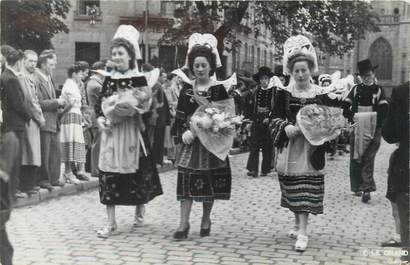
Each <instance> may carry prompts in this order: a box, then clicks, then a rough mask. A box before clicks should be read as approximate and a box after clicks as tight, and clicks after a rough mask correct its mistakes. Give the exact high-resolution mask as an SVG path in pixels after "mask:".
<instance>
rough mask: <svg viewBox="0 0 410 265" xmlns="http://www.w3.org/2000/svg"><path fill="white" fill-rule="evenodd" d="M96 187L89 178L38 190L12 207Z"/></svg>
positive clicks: (95, 180)
mask: <svg viewBox="0 0 410 265" xmlns="http://www.w3.org/2000/svg"><path fill="white" fill-rule="evenodd" d="M174 168H175V167H174V166H171V165H164V166H163V167H160V168H158V173H163V172H166V171H169V170H173V169H174ZM97 187H98V178H93V177H91V178H90V180H89V181H81V183H80V184H77V185H75V184H65V185H64V187H54V190H52V191H49V190H46V189H40V192H39V193H37V194H34V195H31V196H28V197H27V198H20V199H17V201H16V204H15V205H14V207H16V208H18V207H23V206H28V205H34V204H37V203H39V202H42V201H45V200H49V199H52V198H57V197H60V196H65V195H73V194H77V193H79V192H82V191H86V190H91V189H94V188H97Z"/></svg>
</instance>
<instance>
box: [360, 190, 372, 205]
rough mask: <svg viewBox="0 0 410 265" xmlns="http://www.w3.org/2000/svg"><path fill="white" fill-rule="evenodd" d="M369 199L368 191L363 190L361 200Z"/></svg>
mask: <svg viewBox="0 0 410 265" xmlns="http://www.w3.org/2000/svg"><path fill="white" fill-rule="evenodd" d="M370 199H371V198H370V192H363V195H362V202H364V203H367V202H368V201H369V200H370Z"/></svg>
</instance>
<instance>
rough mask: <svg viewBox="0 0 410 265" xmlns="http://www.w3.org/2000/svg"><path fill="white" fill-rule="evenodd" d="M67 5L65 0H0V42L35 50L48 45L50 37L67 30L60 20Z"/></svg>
mask: <svg viewBox="0 0 410 265" xmlns="http://www.w3.org/2000/svg"><path fill="white" fill-rule="evenodd" d="M69 8H70V2H69V1H68V0H20V1H15V0H6V1H1V34H2V36H1V43H2V44H4V43H6V44H9V45H11V46H13V47H16V48H20V49H33V50H35V51H41V50H43V49H47V48H52V44H51V38H53V37H54V35H55V34H57V33H59V32H65V33H68V31H69V30H68V28H67V26H66V25H65V24H64V22H63V21H62V20H63V19H65V18H66V14H67V13H68V11H69Z"/></svg>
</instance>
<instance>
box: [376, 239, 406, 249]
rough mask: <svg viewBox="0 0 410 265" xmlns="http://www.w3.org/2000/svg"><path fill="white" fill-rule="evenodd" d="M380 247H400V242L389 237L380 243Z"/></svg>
mask: <svg viewBox="0 0 410 265" xmlns="http://www.w3.org/2000/svg"><path fill="white" fill-rule="evenodd" d="M381 246H382V247H401V242H398V241H396V240H395V239H393V238H392V239H390V240H388V241H386V242H383V243H382V244H381Z"/></svg>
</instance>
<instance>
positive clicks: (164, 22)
mask: <svg viewBox="0 0 410 265" xmlns="http://www.w3.org/2000/svg"><path fill="white" fill-rule="evenodd" d="M70 2H71V10H70V12H69V13H68V15H67V19H66V20H65V23H66V24H67V26H68V28H69V29H70V32H69V33H68V34H65V33H59V34H57V35H56V36H55V37H54V38H53V40H52V42H53V45H54V47H55V50H56V53H57V57H58V64H57V69H56V74H55V75H56V77H55V79H56V82H57V83H58V84H63V82H64V80H65V78H66V69H67V68H68V66H69V65H70V64H72V63H73V62H74V61H78V60H85V61H88V62H89V63H93V62H95V61H97V60H102V59H108V58H109V57H110V54H109V50H110V41H111V39H112V37H113V36H114V33H115V30H116V29H117V27H118V26H119V25H120V24H132V25H134V26H135V27H136V28H137V29H138V30H139V31H140V33H141V35H140V49H141V55H142V57H143V59H144V60H145V59H148V61H157V62H158V63H159V65H162V66H165V67H166V68H170V69H173V65H175V67H176V66H178V65H179V66H181V64H183V62H184V59H185V54H186V47H178V51H176V48H175V47H171V46H158V40H159V39H160V38H161V37H162V36H163V33H164V32H165V29H166V28H167V27H169V26H170V25H172V23H173V19H172V18H173V16H174V9H175V7H176V4H175V3H173V2H172V1H145V0H135V1H105V0H104V1H101V0H70ZM93 7H96V8H97V9H98V10H99V12H98V13H99V14H98V15H97V16H96V18H95V23H93V22H91V17H90V16H89V10H90V8H93ZM146 10H148V14H149V15H148V32H145V30H144V25H145V19H146V16H145V14H146V13H145V11H146ZM251 23H252V21H251V19H248V20H246V21H245V25H244V26H243V27H242V28H241V31H238V32H236V33H235V34H236V36H237V38H238V39H240V40H241V42H242V46H241V48H239V52H235V51H231V52H227V53H224V56H225V58H223V60H224V62H225V65H226V68H225V71H226V75H227V76H229V75H230V74H232V73H233V72H234V71H237V70H239V69H240V68H242V67H243V66H244V67H245V68H247V69H248V71H249V72H251V73H253V72H254V71H256V70H257V69H258V67H259V66H262V65H267V66H274V64H273V60H272V58H273V55H274V50H273V47H272V45H270V41H271V40H270V36H269V33H266V31H265V33H266V34H265V35H264V34H261V35H260V36H259V37H258V38H255V36H254V34H253V33H252V32H251V29H250V25H251ZM147 43H148V45H147V47H146V46H145V45H146V44H147ZM145 54H147V56H145ZM174 57H178V58H177V59H175V60H174V59H173V58H174ZM170 61H171V62H173V61H178V62H179V63H177V64H175V63H173V65H170ZM244 62H245V63H244ZM171 64H172V63H171ZM170 69H167V70H170Z"/></svg>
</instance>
